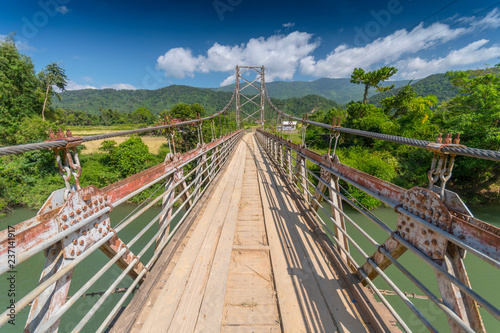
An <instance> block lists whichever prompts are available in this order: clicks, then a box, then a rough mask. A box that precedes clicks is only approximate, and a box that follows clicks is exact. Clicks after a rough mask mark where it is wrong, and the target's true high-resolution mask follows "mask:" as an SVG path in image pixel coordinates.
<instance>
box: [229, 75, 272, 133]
mask: <svg viewBox="0 0 500 333" xmlns="http://www.w3.org/2000/svg"><path fill="white" fill-rule="evenodd" d="M249 70H250V71H254V72H255V73H257V76H256V77H255V79H254V80H253V81H249V80H247V79H246V78H244V77H243V74H244V73H245V72H247V71H249ZM242 80H243V81H244V82H242ZM257 82H260V85H259V84H256V83H257ZM242 83H243V84H242ZM245 83H246V84H245ZM242 86H243V87H242ZM248 87H253V88H255V90H257V94H256V95H251V94H250V95H248V94H247V95H245V94H243V91H244V90H245V89H246V88H248ZM235 89H236V124H237V125H238V128H240V125H241V122H243V121H246V120H248V119H249V118H252V119H253V120H255V122H256V123H260V124H261V126H262V127H264V121H265V120H264V103H265V100H266V82H265V68H264V66H236V82H235ZM251 90H252V91H253V89H251ZM259 96H260V105H259V103H258V102H257V101H258V98H259ZM242 97H243V101H242ZM248 103H251V104H254V105H255V106H257V107H258V108H259V109H257V110H255V111H249V113H247V112H246V111H243V109H242V107H243V106H245V105H246V104H248ZM259 112H260V119H259V118H258V117H257V113H259ZM242 113H243V119H242Z"/></svg>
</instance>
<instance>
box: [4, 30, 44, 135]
mask: <svg viewBox="0 0 500 333" xmlns="http://www.w3.org/2000/svg"><path fill="white" fill-rule="evenodd" d="M42 103H43V88H42V85H41V82H40V80H39V79H38V78H37V76H36V74H35V69H34V66H33V63H32V62H31V59H30V58H29V57H27V56H25V55H22V54H20V53H19V52H18V50H17V47H16V43H15V40H14V35H13V34H11V35H9V36H8V37H6V38H5V39H4V40H3V41H1V42H0V143H3V144H12V143H13V142H12V135H13V134H15V133H17V132H19V131H20V124H21V123H22V121H23V119H24V118H26V117H32V116H34V115H36V114H37V113H38V112H39V110H40V109H41V108H42Z"/></svg>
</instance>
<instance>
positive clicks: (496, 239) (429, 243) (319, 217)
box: [257, 124, 500, 332]
mask: <svg viewBox="0 0 500 333" xmlns="http://www.w3.org/2000/svg"><path fill="white" fill-rule="evenodd" d="M323 125H324V124H323ZM336 129H337V128H336ZM257 138H258V141H259V143H260V144H261V146H262V147H263V148H264V150H265V151H266V152H267V154H268V156H269V157H270V158H271V160H272V161H273V162H274V165H275V166H276V168H277V170H278V171H279V172H280V173H281V174H282V176H283V177H284V178H288V180H289V181H290V182H291V183H293V184H294V186H295V187H296V188H297V190H298V191H300V193H301V196H302V201H303V203H304V205H305V206H306V207H307V212H308V213H309V214H311V215H312V216H313V217H314V219H315V221H316V223H317V225H318V227H319V228H320V229H321V230H322V232H324V233H326V234H327V235H328V236H329V237H330V239H331V240H333V242H334V243H331V244H330V247H331V249H332V250H335V251H336V253H338V254H339V256H340V258H341V259H342V261H343V262H344V264H345V265H346V266H348V267H349V268H350V269H351V271H352V272H353V273H355V274H356V275H357V276H358V277H359V279H360V280H361V281H362V282H363V284H365V285H369V286H370V287H371V289H372V290H373V292H374V293H375V294H376V295H377V296H378V297H379V298H380V300H381V301H382V302H383V303H384V304H385V305H386V307H387V309H388V310H389V311H390V312H391V313H392V315H393V316H394V318H396V320H397V321H398V323H399V325H400V326H401V328H402V329H403V330H404V331H406V332H411V328H410V327H409V326H408V324H407V322H408V320H404V319H403V317H405V316H404V315H403V314H401V309H400V308H399V307H397V306H396V307H394V306H393V305H392V304H391V302H389V301H388V300H387V299H386V298H385V297H384V295H383V293H384V292H385V291H384V290H380V287H377V285H379V282H380V281H379V280H380V279H377V280H375V278H376V277H377V276H380V278H381V279H382V280H384V281H385V283H386V285H388V286H389V287H390V288H391V289H392V290H393V292H392V294H396V295H397V296H399V298H400V299H401V300H402V302H403V303H404V304H405V305H406V306H407V307H408V308H409V309H410V310H411V312H412V313H413V314H414V315H415V316H416V317H417V318H418V319H419V320H420V322H421V323H422V324H423V325H424V326H425V327H426V328H427V329H428V330H429V331H431V332H437V329H436V328H435V326H434V325H435V322H433V321H432V320H430V319H429V318H428V317H429V316H428V315H429V313H428V311H421V310H420V309H419V308H418V307H417V306H415V304H414V303H413V302H412V301H410V299H409V297H408V296H407V295H408V294H407V293H405V292H404V291H403V289H402V288H403V287H402V286H400V285H401V284H399V285H398V283H396V282H395V279H393V278H392V277H391V276H392V274H389V273H388V272H385V270H386V268H387V267H389V266H390V265H393V266H394V267H396V268H397V269H398V270H399V271H400V272H401V273H402V274H403V275H404V276H405V277H406V278H407V279H408V280H409V281H410V282H411V283H412V284H413V285H414V286H415V287H416V288H418V289H420V290H421V292H422V293H423V294H425V297H426V298H428V299H429V300H430V301H432V302H433V303H434V304H435V305H436V306H437V308H439V309H440V310H441V311H442V313H443V314H444V315H445V316H446V318H447V319H448V323H449V326H450V328H451V330H452V332H461V331H465V332H484V331H485V327H484V324H483V321H482V317H481V313H480V310H479V307H482V310H481V311H484V310H485V311H486V312H488V313H489V314H490V315H491V316H493V318H494V319H493V320H494V321H495V320H499V319H500V310H499V309H498V307H496V306H494V305H493V304H492V303H491V302H492V301H488V300H487V299H486V298H487V296H488V295H487V294H486V295H485V294H484V293H483V295H479V294H478V292H476V291H475V290H474V289H473V288H472V286H471V283H470V281H469V277H468V275H467V274H468V273H469V274H472V275H473V276H477V275H478V274H481V272H477V271H472V272H470V271H469V272H467V271H466V267H465V264H464V258H465V254H466V252H470V253H471V254H473V255H474V256H476V257H477V258H479V259H480V260H481V261H484V262H486V263H488V264H490V265H491V266H492V267H493V269H494V270H495V272H496V274H498V269H499V268H500V262H499V260H500V229H499V228H497V227H495V226H492V225H490V224H487V223H485V222H483V221H480V220H478V219H476V218H474V217H473V216H472V214H471V213H470V212H469V210H468V209H467V207H465V205H464V204H463V203H462V201H461V200H460V198H459V197H458V196H457V195H456V194H454V193H452V192H449V191H447V190H444V194H445V195H443V196H441V189H440V188H438V187H436V186H433V187H432V188H431V189H423V188H418V187H414V188H412V189H409V190H407V189H404V188H401V187H399V186H396V185H394V184H392V183H390V182H387V181H384V180H381V179H378V178H376V177H373V176H371V175H369V174H366V173H363V172H361V171H359V170H356V169H354V168H351V167H349V166H347V165H344V164H342V163H341V162H340V161H339V160H338V158H337V157H336V155H333V156H328V154H325V155H323V156H321V155H319V154H317V153H315V152H312V151H310V150H308V149H305V148H304V147H303V146H301V145H296V144H293V143H292V142H290V141H289V140H286V139H284V138H282V137H280V136H276V135H273V134H271V133H268V132H265V131H262V130H258V131H257ZM308 164H312V165H313V166H315V167H316V169H318V168H319V169H320V175H318V172H317V171H314V170H311V169H310V168H309V167H308V166H307V165H308ZM340 180H343V181H345V182H347V183H348V184H351V185H353V186H355V187H357V188H358V189H360V190H362V191H363V192H365V193H367V194H369V195H370V196H372V197H374V198H376V199H378V200H380V201H382V202H383V203H384V204H386V205H387V206H389V207H392V208H393V209H394V210H395V212H396V213H397V222H396V223H394V221H383V220H381V219H380V218H378V217H377V216H375V215H374V214H372V213H371V212H370V211H369V210H367V209H365V208H364V207H363V206H362V205H361V204H359V203H358V202H357V201H356V200H355V199H354V198H352V197H350V196H349V194H348V193H347V192H346V191H343V190H342V187H341V185H340V184H339V181H340ZM325 191H328V193H327V194H325ZM322 202H324V203H325V204H326V206H325V205H323V204H322ZM343 203H344V204H348V205H350V206H351V207H352V208H354V209H355V210H356V211H358V212H360V213H361V214H362V215H364V216H365V217H366V218H367V219H368V220H369V221H370V222H371V223H373V224H374V226H376V229H379V230H382V231H383V232H385V233H386V234H387V236H386V237H388V238H387V239H386V240H385V241H384V242H378V241H376V239H377V236H378V235H379V234H380V232H379V231H378V230H373V229H372V228H367V226H366V225H363V224H362V223H360V222H359V221H355V219H353V218H351V217H350V216H349V215H350V214H347V213H346V211H345V210H344V209H343V206H342V204H343ZM358 235H361V237H358ZM363 239H364V240H363ZM366 242H367V243H368V244H370V245H372V247H371V250H367V249H366ZM333 244H335V245H333ZM353 249H354V250H355V251H354V253H352V250H353ZM406 251H410V252H412V253H413V254H414V256H413V257H414V258H415V260H417V261H419V262H421V263H423V264H424V265H427V266H429V267H430V271H431V272H433V273H434V274H435V280H434V285H431V284H430V283H429V282H428V281H427V280H426V281H427V282H423V281H422V279H421V278H420V279H419V278H417V277H416V276H415V274H412V273H411V272H410V271H412V266H413V264H416V263H415V262H412V263H411V264H410V265H408V262H407V261H405V260H404V258H403V260H401V259H400V257H401V255H402V254H403V253H404V252H406ZM356 258H358V260H360V259H359V258H361V260H362V261H360V262H357V261H356ZM398 281H399V280H398ZM436 284H437V289H438V291H439V292H440V294H441V297H439V296H437V295H436V293H435V292H433V291H431V290H432V289H434V290H435V289H436V286H435V285H436ZM403 285H405V286H406V285H407V282H405V283H404V284H403ZM482 287H483V286H482ZM490 287H491V288H496V282H495V281H491V286H490ZM483 290H484V288H483ZM385 293H386V292H385ZM386 294H387V293H386ZM485 297H486V298H485ZM426 312H427V313H426ZM426 314H427V315H426ZM483 314H484V313H483ZM435 315H436V314H435V313H434V314H432V317H435ZM497 323H498V322H497Z"/></svg>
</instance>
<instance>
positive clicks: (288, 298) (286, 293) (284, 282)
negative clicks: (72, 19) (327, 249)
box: [254, 143, 309, 332]
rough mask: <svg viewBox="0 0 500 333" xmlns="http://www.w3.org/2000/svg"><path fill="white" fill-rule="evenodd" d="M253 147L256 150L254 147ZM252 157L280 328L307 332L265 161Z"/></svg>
mask: <svg viewBox="0 0 500 333" xmlns="http://www.w3.org/2000/svg"><path fill="white" fill-rule="evenodd" d="M254 145H255V146H256V147H257V144H256V143H255V144H254ZM255 157H256V161H257V163H258V164H257V168H258V169H260V172H259V173H258V176H259V184H260V193H261V198H262V209H263V211H264V221H265V223H266V230H267V238H268V241H269V247H270V253H271V258H272V259H271V260H272V268H273V273H274V279H275V286H276V292H277V294H278V304H279V311H280V314H281V325H282V328H283V330H284V331H285V332H308V331H309V327H308V325H307V323H306V320H305V319H304V314H303V310H302V308H301V306H300V300H299V297H298V295H297V293H296V292H295V290H296V288H295V285H294V281H293V278H292V277H291V272H290V271H289V265H288V263H287V258H286V256H285V253H284V251H283V249H282V247H284V246H288V245H289V244H285V243H282V241H281V239H280V236H279V233H278V230H277V228H278V226H277V224H276V220H278V219H280V217H279V215H278V214H279V213H278V210H277V209H276V206H277V198H276V197H275V194H274V191H272V190H271V188H270V186H269V184H270V179H269V178H268V176H266V173H267V172H268V171H266V169H265V165H264V161H263V158H264V157H263V156H262V153H261V152H260V151H259V149H255ZM264 183H266V184H267V185H265V184H264Z"/></svg>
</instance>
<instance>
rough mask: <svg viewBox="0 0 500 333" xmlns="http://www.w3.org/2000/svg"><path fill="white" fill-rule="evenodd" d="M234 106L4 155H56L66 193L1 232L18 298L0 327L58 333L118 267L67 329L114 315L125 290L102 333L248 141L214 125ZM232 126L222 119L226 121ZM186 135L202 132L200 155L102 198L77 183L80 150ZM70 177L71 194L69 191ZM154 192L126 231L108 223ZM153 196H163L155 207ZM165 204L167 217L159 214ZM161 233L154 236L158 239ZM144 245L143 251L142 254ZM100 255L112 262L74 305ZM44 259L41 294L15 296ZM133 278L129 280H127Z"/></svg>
mask: <svg viewBox="0 0 500 333" xmlns="http://www.w3.org/2000/svg"><path fill="white" fill-rule="evenodd" d="M233 99H234V94H233V97H232V98H231V101H230V102H229V103H228V104H227V105H226V107H225V108H224V109H223V110H221V111H220V112H218V113H216V114H214V115H211V116H208V117H205V118H198V119H194V120H189V121H183V122H178V123H175V124H166V125H160V126H155V127H148V128H143V129H137V130H132V131H123V132H115V133H109V134H103V135H96V136H90V137H83V138H76V137H72V136H71V134H70V133H68V134H69V135H67V136H65V135H64V134H63V133H62V132H60V133H58V134H57V135H51V136H52V138H51V140H49V141H46V142H41V143H36V144H27V145H19V146H12V147H1V148H0V155H9V154H17V153H22V152H26V151H32V150H37V149H54V150H56V156H57V162H58V166H59V170H60V173H61V175H62V176H63V178H64V180H65V183H66V188H63V189H60V190H58V191H55V192H53V193H52V194H51V196H50V197H49V198H48V199H47V201H46V202H45V204H44V205H43V206H42V208H41V209H40V210H39V212H38V213H37V215H36V216H35V217H33V218H31V219H29V220H26V221H24V222H21V223H19V224H17V225H14V226H9V227H8V228H7V229H5V230H2V231H0V275H1V276H0V278H1V279H6V278H9V277H13V278H14V280H13V282H12V286H14V287H13V288H11V289H13V290H14V294H12V295H13V296H12V298H11V300H10V303H9V304H6V305H8V307H7V309H6V311H4V312H3V313H2V315H1V316H0V327H1V326H4V325H9V323H10V324H12V323H14V322H15V318H16V316H18V315H19V313H20V312H21V311H22V310H23V309H26V310H27V309H28V307H29V314H28V319H27V322H26V326H25V332H35V331H36V332H54V331H57V330H58V328H59V326H60V321H61V318H62V317H63V316H64V314H66V313H67V312H68V310H69V309H71V308H73V307H74V306H75V304H76V303H77V301H78V300H79V299H81V297H84V296H85V293H86V292H87V291H88V290H89V288H91V287H92V286H93V285H95V284H96V283H97V282H98V281H99V282H102V279H103V278H106V276H109V272H110V270H111V268H112V267H114V266H115V265H117V266H118V267H119V268H120V269H121V274H119V275H118V276H117V277H116V278H114V279H113V280H112V282H111V284H110V285H109V286H108V287H107V289H106V291H104V292H101V293H100V294H101V296H100V297H99V299H98V301H97V302H95V304H93V306H92V307H89V308H88V309H85V315H84V316H83V318H81V319H79V322H78V323H76V326H74V327H72V328H70V329H71V330H72V331H73V332H78V331H81V330H82V329H83V328H84V327H85V325H86V324H87V323H88V322H89V321H90V320H95V319H93V318H95V314H96V313H98V312H103V311H109V310H110V309H109V308H107V307H106V306H105V305H104V304H106V300H107V299H108V298H109V297H110V296H111V295H112V294H113V293H114V292H115V290H116V289H117V287H118V286H121V287H123V286H126V284H127V283H128V286H126V288H125V290H126V292H125V293H124V294H123V295H122V297H121V298H120V299H119V300H118V301H117V303H116V304H114V305H113V308H112V309H111V310H110V311H109V313H108V315H107V317H106V318H105V319H104V321H103V322H102V323H101V324H100V326H99V328H98V329H97V331H98V332H103V331H105V330H106V329H107V327H108V325H109V324H110V323H111V321H112V320H113V318H114V317H115V315H116V314H117V313H118V311H119V310H120V309H121V307H122V306H123V305H124V304H125V302H126V300H127V299H128V297H129V296H130V294H131V293H132V292H134V291H135V290H136V288H137V287H138V286H139V285H141V284H142V283H143V281H144V278H145V276H147V274H148V273H149V272H150V270H151V268H152V267H153V266H154V264H155V263H156V262H157V260H158V258H159V256H160V254H161V253H162V251H164V250H165V248H166V246H167V245H169V244H170V246H176V245H175V244H174V245H172V243H171V240H172V237H173V236H174V235H176V233H177V232H178V230H180V229H181V230H187V229H189V228H188V226H187V225H186V221H188V224H189V223H190V221H192V219H190V218H189V217H190V216H191V215H192V214H191V215H190V213H191V212H192V211H193V210H194V209H196V208H195V206H196V203H197V202H198V201H199V200H200V198H201V197H202V194H203V193H204V192H205V191H207V189H208V188H209V185H210V184H211V183H212V182H213V181H214V179H215V178H216V176H217V174H218V173H219V171H220V170H221V169H222V168H223V166H224V165H225V164H226V162H227V160H228V159H229V158H230V157H231V154H232V153H233V151H234V149H235V147H236V144H237V143H238V141H239V140H240V139H241V137H242V135H243V131H242V130H239V131H234V132H231V129H230V128H229V126H228V124H227V123H226V124H225V126H223V124H222V123H221V124H219V125H220V128H219V133H220V134H221V135H220V136H219V137H215V136H214V133H215V130H214V126H215V125H214V120H215V119H216V117H218V116H220V115H222V114H226V113H227V112H228V108H229V107H230V105H231V103H232V102H233ZM226 118H227V117H224V121H226ZM219 119H221V118H220V117H219ZM205 121H210V122H211V129H212V141H210V142H208V143H204V142H203V133H202V128H201V125H202V124H203V122H205ZM188 125H192V126H195V127H197V130H198V141H199V142H198V145H197V147H196V148H195V149H192V150H190V151H188V152H185V153H182V154H180V153H169V154H167V156H166V158H165V161H164V162H163V163H160V164H158V165H156V166H153V167H151V168H149V169H147V170H144V171H142V172H140V173H138V174H135V175H133V176H130V177H128V178H126V179H122V180H120V181H118V182H116V183H114V184H111V185H109V186H106V187H104V188H102V189H99V188H97V187H95V186H88V187H85V188H81V186H80V183H79V176H80V174H81V172H82V166H81V165H80V162H79V159H78V154H77V151H76V148H75V147H76V146H77V145H79V144H81V143H83V142H88V141H92V140H102V139H107V138H111V137H115V136H121V135H131V134H137V133H142V132H152V131H156V132H158V131H162V130H165V131H167V135H172V134H173V133H172V131H171V130H173V129H175V128H178V127H181V126H188ZM169 139H172V145H174V142H173V138H169ZM169 143H170V140H169ZM60 152H62V156H63V159H61V157H60ZM173 152H175V148H174V150H173ZM63 160H64V163H63ZM83 172H85V166H83ZM72 176H73V177H74V182H75V184H74V185H71V184H70V180H71V178H72ZM155 187H156V189H155V190H154V193H153V194H151V196H150V197H149V198H147V199H146V200H145V201H144V202H143V204H141V205H140V206H138V207H136V208H135V210H134V211H133V212H132V213H130V214H129V215H128V216H127V217H126V218H124V219H123V220H121V221H120V222H119V223H116V222H117V221H111V220H110V213H111V211H112V210H113V209H114V208H116V207H118V206H120V205H122V204H124V203H126V202H127V201H129V200H130V199H131V198H133V197H135V196H137V195H140V194H143V193H146V192H145V191H146V190H148V191H150V192H151V190H152V189H154V188H155ZM162 189H164V190H163V193H162V192H161V190H162ZM150 192H147V193H148V194H149V193H150ZM158 193H161V194H159V195H158ZM154 194H156V195H157V196H156V197H154V196H153V195H154ZM160 200H161V210H160V211H159V212H158V208H157V207H158V206H159V204H160ZM155 207H156V208H155ZM151 210H153V211H155V212H156V214H155V217H154V218H153V219H147V217H145V216H146V215H147V214H146V212H150V211H151ZM148 214H150V213H148ZM131 227H133V229H134V231H133V238H132V239H131V240H129V241H128V242H125V241H123V240H122V239H126V238H127V237H128V235H130V232H128V231H127V229H129V228H131ZM155 228H157V230H154V229H155ZM136 230H139V231H136ZM124 233H125V234H124ZM142 244H145V245H144V246H142V247H140V246H141V245H142ZM134 245H135V247H134V249H135V248H137V247H139V249H138V250H134V252H135V253H134V252H133V251H132V250H131V248H132V246H134ZM98 250H100V251H102V252H103V253H104V254H105V255H106V256H107V257H108V258H109V261H107V262H105V263H104V264H103V265H102V267H100V269H99V270H98V272H97V273H95V274H94V275H93V276H91V277H90V278H89V280H88V281H85V283H84V284H82V285H78V289H77V291H75V292H74V293H72V295H71V296H68V294H69V288H70V284H71V281H72V278H73V274H74V272H75V268H76V267H77V266H78V265H80V264H81V263H82V262H85V261H87V262H88V261H89V260H90V261H91V260H93V259H92V258H95V255H94V254H95V253H96V252H99V251H98ZM40 253H44V255H45V257H46V259H45V265H44V267H43V271H42V272H41V277H40V280H39V283H38V286H36V287H34V288H33V289H32V290H25V288H23V289H24V290H20V288H17V290H16V284H17V285H19V280H20V279H22V276H21V275H24V274H28V275H33V273H34V272H32V271H31V270H30V268H29V267H27V266H26V264H28V263H26V261H27V260H28V259H30V258H32V257H34V256H36V255H39V254H40ZM94 268H95V267H94ZM96 269H97V268H96ZM107 272H108V275H106V273H107ZM35 274H36V273H35ZM127 276H128V277H130V278H131V279H126V277H127ZM16 279H17V280H16ZM80 280H81V278H80ZM73 284H75V282H74V283H73ZM73 287H75V286H73ZM21 296H22V298H21V299H19V298H20V297H21ZM2 298H3V296H2ZM2 303H3V302H2ZM103 305H104V306H103ZM65 318H66V319H64V318H63V322H65V321H66V323H65V326H64V327H65V329H66V330H68V327H69V326H71V325H73V324H75V322H74V321H75V318H71V320H69V322H68V320H67V318H68V317H65ZM19 324H20V323H19V322H17V323H16V325H19ZM21 324H23V323H21ZM94 324H95V323H94ZM17 327H18V326H17ZM4 328H5V327H4ZM16 331H17V330H16Z"/></svg>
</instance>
